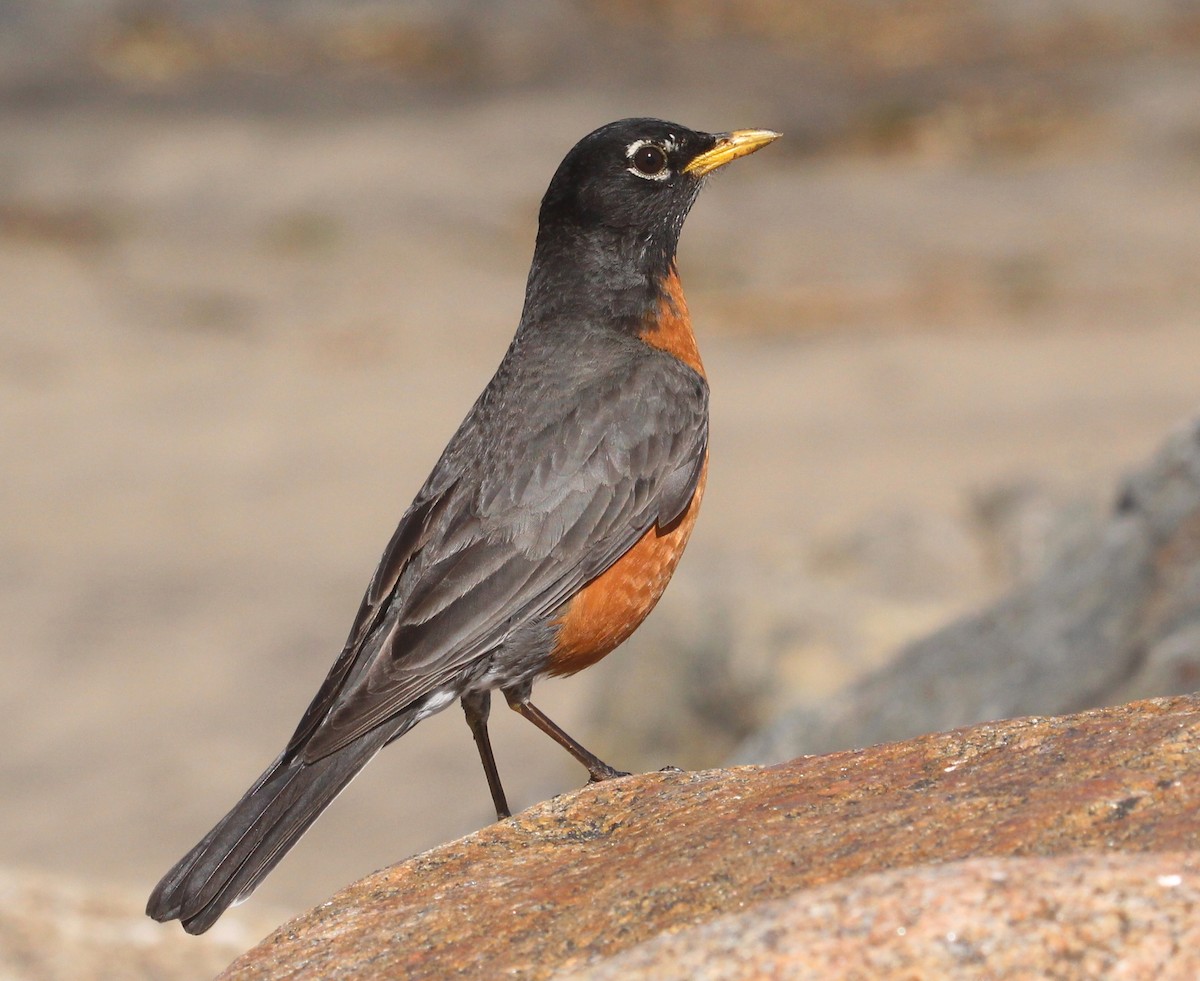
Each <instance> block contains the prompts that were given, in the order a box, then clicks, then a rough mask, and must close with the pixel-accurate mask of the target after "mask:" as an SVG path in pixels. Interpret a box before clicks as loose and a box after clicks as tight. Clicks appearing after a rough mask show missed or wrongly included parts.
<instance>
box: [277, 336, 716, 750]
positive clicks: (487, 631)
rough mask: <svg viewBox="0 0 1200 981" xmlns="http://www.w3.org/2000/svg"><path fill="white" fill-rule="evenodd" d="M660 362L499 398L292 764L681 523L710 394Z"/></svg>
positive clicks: (395, 555)
mask: <svg viewBox="0 0 1200 981" xmlns="http://www.w3.org/2000/svg"><path fill="white" fill-rule="evenodd" d="M655 354H656V356H654V357H645V356H644V355H643V356H642V357H640V358H637V359H630V360H629V362H628V363H627V364H623V365H622V370H621V371H615V372H609V373H608V374H606V375H604V376H601V377H598V378H591V379H588V380H587V383H586V384H580V383H579V379H578V378H576V377H574V376H572V377H570V378H568V379H566V380H565V381H562V382H559V383H557V384H556V383H555V382H554V380H553V379H552V378H550V379H547V378H543V379H541V380H540V381H539V382H538V383H537V384H532V385H530V386H528V387H526V388H524V389H523V394H524V395H525V397H524V398H522V399H516V400H514V399H512V398H511V395H510V396H509V403H510V404H508V405H506V404H505V398H504V395H503V392H501V394H500V395H497V393H496V392H495V391H493V390H492V389H493V386H489V391H492V401H491V402H489V392H488V391H485V393H484V395H483V396H481V399H480V401H479V402H478V403H476V407H475V409H473V410H472V414H471V415H470V416H468V418H467V420H466V422H464V424H463V426H462V427H461V428H460V429H459V432H458V433H457V434H456V435H455V437H454V439H453V440H451V443H450V445H449V446H448V447H447V449H446V452H445V453H444V454H443V456H442V459H441V460H440V461H439V463H438V465H437V467H436V468H435V469H434V472H433V474H432V475H431V476H430V478H429V481H427V483H426V485H425V487H424V488H422V491H421V493H420V494H418V497H417V499H416V501H414V502H413V505H412V506H411V507H410V508H409V510H408V512H407V513H406V514H405V516H404V518H403V519H402V520H401V523H400V526H399V528H398V529H397V530H396V533H395V535H393V537H392V540H391V542H390V543H389V545H388V548H387V550H386V551H385V553H384V556H383V559H382V560H381V562H380V566H379V569H378V570H377V571H376V573H375V576H374V577H373V579H372V581H371V585H370V587H369V588H368V590H367V594H366V596H365V597H364V599H363V603H362V606H361V607H360V610H359V614H358V617H357V618H356V620H355V623H354V626H353V627H352V629H351V632H350V637H349V638H348V640H347V644H346V647H345V649H344V650H343V651H342V654H341V656H340V657H339V658H338V661H337V662H336V663H335V665H334V667H333V669H332V670H331V671H330V673H329V675H328V677H327V678H326V680H325V682H324V684H323V685H322V687H321V690H320V691H319V692H318V693H317V696H316V698H314V700H313V702H312V704H311V705H310V706H309V708H308V710H307V711H306V713H305V716H304V718H303V719H302V720H301V723H300V725H299V726H298V727H297V730H296V733H295V735H294V736H293V737H292V741H291V743H290V744H289V747H288V749H289V752H302V754H303V758H304V759H305V760H308V761H312V760H316V759H320V758H321V757H323V756H325V755H327V754H329V753H332V752H334V751H335V750H337V749H339V748H341V747H343V746H345V745H347V744H348V743H349V742H351V741H352V740H354V739H356V738H358V737H360V736H361V735H363V734H364V733H366V732H368V731H370V730H371V729H373V728H375V727H376V726H378V725H379V724H381V723H382V722H383V721H385V720H386V719H388V718H389V717H391V716H393V715H395V714H396V713H397V712H399V711H401V710H403V709H404V708H405V707H407V706H409V705H411V704H412V703H413V702H414V701H415V700H417V699H419V698H421V697H423V696H424V695H427V694H429V693H430V692H432V691H434V690H436V689H437V688H439V687H441V686H443V685H445V684H446V683H448V682H449V681H450V680H451V679H453V678H454V676H455V675H456V674H458V673H459V672H461V671H462V670H463V669H464V668H465V667H467V666H468V665H469V664H470V663H471V662H472V661H474V660H475V659H477V658H479V657H481V656H483V655H485V654H486V653H488V652H489V651H491V650H494V649H495V648H496V647H498V646H499V645H500V644H502V643H503V642H504V640H505V638H506V637H507V636H508V635H509V634H511V633H512V632H513V631H514V630H516V629H517V628H519V627H520V626H522V625H524V624H527V623H529V622H531V621H534V620H537V619H538V618H542V617H546V616H548V615H550V614H551V613H553V612H554V611H555V610H556V609H557V608H558V607H559V606H561V605H562V604H563V603H564V602H565V601H566V600H568V599H570V598H571V596H573V595H574V594H575V592H577V591H578V590H579V589H580V588H581V587H582V586H584V585H586V583H588V582H589V581H590V580H592V579H594V578H595V577H596V576H598V575H599V574H600V573H602V572H603V571H604V570H605V569H607V568H608V567H609V566H611V565H612V564H613V563H614V562H615V561H616V560H617V559H618V558H620V557H621V555H623V554H624V553H625V552H626V551H628V550H629V548H631V547H632V546H633V544H634V543H635V542H637V540H638V539H639V538H641V536H642V535H643V534H645V532H646V531H647V530H649V529H650V528H651V527H652V526H654V525H655V524H658V525H659V526H667V525H669V524H670V523H671V522H672V521H673V520H674V519H675V518H677V517H678V516H679V515H680V514H681V513H682V512H683V511H684V510H685V509H686V507H687V505H688V503H689V502H690V501H691V498H692V495H693V493H694V491H695V488H696V482H697V480H698V478H699V474H700V470H701V467H702V465H703V462H704V458H705V452H706V448H707V441H708V388H707V385H706V383H705V382H704V379H703V378H701V377H700V376H699V375H697V374H696V373H695V372H693V371H691V369H688V368H686V367H685V366H683V365H681V364H679V363H678V362H676V361H675V360H674V359H673V358H670V357H668V356H665V355H664V356H662V357H658V356H657V352H656V353H655ZM502 370H503V369H502ZM499 377H500V376H499V375H498V378H499ZM568 383H569V384H568ZM493 384H494V385H495V384H496V383H495V382H494V383H493Z"/></svg>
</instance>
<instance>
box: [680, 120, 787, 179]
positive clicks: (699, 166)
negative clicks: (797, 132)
mask: <svg viewBox="0 0 1200 981" xmlns="http://www.w3.org/2000/svg"><path fill="white" fill-rule="evenodd" d="M777 139H779V134H778V133H776V132H774V131H773V130H769V129H739V130H734V132H732V133H721V134H720V135H719V136H718V137H717V145H716V146H715V147H713V148H712V149H711V150H706V151H705V152H704V153H702V154H700V156H698V157H695V158H694V159H693V160H692V161H691V163H689V164H688V165H687V166H686V167H684V168H683V172H684V173H685V174H692V175H694V176H696V177H703V176H704V175H705V174H707V173H710V172H711V171H714V170H716V169H717V168H718V167H724V166H725V165H726V164H727V163H729V161H731V160H736V159H737V158H738V157H744V156H746V154H748V153H753V152H754V151H755V150H760V149H762V148H763V147H764V146H766V145H767V144H768V143H770V142H771V141H772V140H777Z"/></svg>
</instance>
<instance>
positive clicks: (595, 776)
mask: <svg viewBox="0 0 1200 981" xmlns="http://www.w3.org/2000/svg"><path fill="white" fill-rule="evenodd" d="M589 773H590V775H589V776H588V783H601V782H602V781H604V780H615V779H616V778H617V777H627V776H629V774H628V773H626V772H625V771H624V770H617V769H614V768H613V767H611V766H609V765H608V764H607V763H606V764H604V766H603V768H601V767H593V768H592V769H591V770H590V771H589Z"/></svg>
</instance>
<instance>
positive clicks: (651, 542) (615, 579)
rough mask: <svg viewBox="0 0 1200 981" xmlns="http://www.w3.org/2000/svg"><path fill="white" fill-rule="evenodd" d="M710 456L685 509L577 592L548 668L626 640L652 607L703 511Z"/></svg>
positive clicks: (562, 667) (585, 659) (567, 670)
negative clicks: (701, 507) (701, 503)
mask: <svg viewBox="0 0 1200 981" xmlns="http://www.w3.org/2000/svg"><path fill="white" fill-rule="evenodd" d="M707 476H708V460H707V458H706V459H705V461H704V467H703V469H702V470H701V471H700V480H699V482H698V483H697V484H696V493H695V494H694V495H693V496H692V501H691V503H690V504H689V505H688V507H687V510H686V511H684V512H683V514H681V515H680V516H679V517H678V518H677V519H676V520H675V522H674V523H673V524H672V525H671V526H670V527H669V528H658V527H654V528H651V529H650V530H649V531H648V532H646V534H644V535H643V536H642V537H641V538H640V539H638V541H637V543H636V544H635V545H634V546H633V548H631V549H630V550H629V551H628V552H626V553H625V554H624V555H622V556H621V557H620V558H619V559H617V561H616V562H615V563H613V565H612V566H610V567H609V569H608V570H607V571H606V572H604V573H602V574H601V575H600V576H598V577H597V578H596V579H593V580H592V581H591V582H590V583H589V584H588V585H587V586H585V587H584V588H583V589H582V590H581V591H580V592H578V593H577V594H576V595H575V598H574V599H573V600H571V602H570V603H569V605H568V606H567V609H566V612H564V613H563V615H562V617H561V618H560V619H559V625H560V626H559V632H558V638H557V641H556V642H555V645H554V650H553V651H551V652H550V663H549V665H548V667H547V671H548V672H549V673H550V674H552V675H564V674H574V673H575V672H576V671H580V670H582V669H583V668H586V667H588V666H589V665H591V664H595V663H596V662H597V661H599V660H600V659H601V658H602V657H604V656H605V655H606V654H608V653H609V652H610V651H612V650H613V648H615V647H616V646H617V645H618V644H620V643H622V642H623V641H624V640H626V639H627V638H628V637H629V635H630V634H632V633H633V632H634V631H635V630H637V628H638V627H639V626H641V623H642V621H643V620H645V619H646V617H647V616H648V615H649V614H650V611H651V610H653V609H654V605H655V604H656V603H657V602H658V600H659V597H661V596H662V594H663V590H665V589H666V588H667V583H668V582H670V581H671V576H672V575H673V574H674V572H675V567H676V566H677V565H678V564H679V559H680V558H681V557H682V556H683V550H684V548H685V547H686V546H687V542H688V538H690V537H691V534H692V528H693V527H694V526H695V524H696V515H698V514H699V513H700V499H701V498H702V497H703V496H704V484H705V480H706V478H707Z"/></svg>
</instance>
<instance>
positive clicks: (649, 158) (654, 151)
mask: <svg viewBox="0 0 1200 981" xmlns="http://www.w3.org/2000/svg"><path fill="white" fill-rule="evenodd" d="M629 161H630V163H632V164H633V166H632V167H631V168H630V170H632V171H633V172H634V173H636V174H637V175H638V176H639V177H649V178H651V179H657V180H661V179H662V178H664V177H666V176H667V151H666V150H664V149H663V148H662V147H660V146H658V144H656V143H643V144H641V146H637V145H636V144H635V145H634V147H633V149H632V151H631V152H630V154H629Z"/></svg>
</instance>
